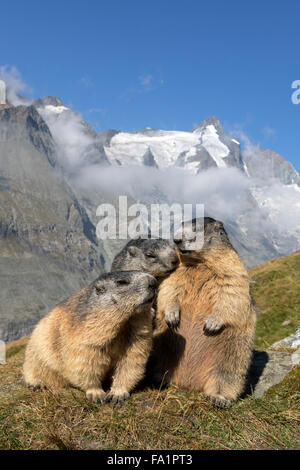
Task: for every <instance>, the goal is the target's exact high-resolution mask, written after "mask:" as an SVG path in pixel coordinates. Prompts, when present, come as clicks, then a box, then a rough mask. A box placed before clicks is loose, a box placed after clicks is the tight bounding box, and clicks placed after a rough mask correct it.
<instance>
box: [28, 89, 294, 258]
mask: <svg viewBox="0 0 300 470" xmlns="http://www.w3.org/2000/svg"><path fill="white" fill-rule="evenodd" d="M34 105H35V106H36V108H37V110H38V111H39V113H40V114H41V115H42V117H43V118H44V119H45V121H46V123H47V125H48V126H49V128H50V131H51V133H52V135H53V137H54V140H55V141H56V142H57V144H58V148H59V149H60V152H61V153H62V157H63V158H61V160H60V161H61V163H62V164H63V165H65V166H66V169H67V171H69V170H70V168H71V171H72V172H74V171H76V172H77V176H78V178H79V179H80V175H81V171H82V169H83V168H84V167H85V165H87V164H88V165H92V167H93V168H94V167H95V168H96V166H97V165H98V166H99V165H100V166H101V165H104V164H105V165H106V166H108V165H109V166H111V167H112V168H113V167H121V168H126V167H133V166H137V167H152V168H155V169H161V170H165V169H168V168H177V169H178V170H180V169H183V170H187V171H188V173H190V174H192V175H195V176H197V175H201V174H205V171H206V170H226V169H230V168H231V169H232V168H235V169H238V170H239V172H240V174H241V175H242V177H243V178H246V179H249V188H248V190H246V203H245V202H244V206H243V212H242V214H238V215H237V216H236V219H234V218H232V215H231V216H230V217H227V218H226V214H225V215H224V216H223V213H222V214H221V215H219V214H218V216H219V217H224V220H225V221H226V222H227V223H228V224H229V225H230V224H233V225H231V227H232V229H233V231H234V232H235V238H236V239H237V240H238V243H239V244H240V246H239V249H240V251H243V250H244V251H245V254H244V259H245V260H246V263H247V265H253V264H256V263H258V262H260V261H264V260H265V259H268V258H270V257H274V256H281V255H285V254H288V253H290V252H292V251H294V250H296V249H299V248H300V211H299V204H300V192H299V188H300V176H299V174H298V173H297V171H296V170H295V169H294V168H293V166H292V165H291V164H290V163H288V162H287V161H286V160H284V158H283V157H281V156H280V155H278V154H276V153H275V152H272V151H271V150H267V149H261V148H259V147H254V146H252V147H251V146H248V147H246V148H245V149H244V150H242V149H241V145H240V142H239V141H238V140H237V139H235V138H232V137H231V136H229V135H228V134H227V133H226V132H225V131H224V129H223V127H222V125H221V123H220V121H219V119H218V118H217V117H216V116H211V117H209V118H207V119H205V120H204V121H202V122H200V123H199V124H198V125H197V126H195V127H194V128H193V129H192V130H191V131H168V130H161V129H152V128H149V127H148V128H146V129H142V130H139V131H136V132H125V131H120V130H108V131H105V132H101V133H98V134H97V133H96V132H95V131H94V130H93V129H92V128H91V126H89V125H88V124H87V123H85V122H84V121H82V119H81V118H80V116H79V115H78V114H77V113H75V112H74V111H72V110H70V109H69V108H67V107H66V106H65V105H64V104H63V103H62V102H61V100H60V99H59V98H52V97H46V98H44V99H43V100H37V101H36V102H35V103H34ZM74 169H75V170H74ZM214 174H215V173H214ZM224 178H225V173H224ZM164 196H165V197H166V200H168V201H169V202H172V201H170V198H168V195H167V194H165V195H163V194H162V195H161V196H160V197H164ZM136 197H137V199H139V200H140V201H141V197H140V195H136ZM201 197H204V200H203V201H201V202H204V203H205V204H207V205H208V207H209V210H210V212H214V207H213V206H212V204H210V205H209V203H208V202H207V201H206V200H205V194H204V196H203V192H202V193H201ZM222 197H223V196H222ZM224 197H225V196H224ZM238 197H239V195H238V194H237V198H238ZM243 197H244V198H245V194H244V195H243ZM91 199H93V197H92V196H91V197H90V200H91ZM142 199H143V198H142ZM84 200H86V196H85V198H84ZM145 200H146V199H145V198H144V201H145ZM147 202H149V197H148V196H147ZM199 202H200V201H199ZM224 202H225V203H226V201H224ZM228 204H230V203H228ZM95 208H96V203H95V204H93V203H92V204H91V205H90V211H91V212H92V211H94V210H95ZM216 214H217V212H216ZM211 215H212V216H214V214H211ZM91 217H93V216H92V214H91ZM258 226H260V230H259V229H258ZM237 230H238V232H237ZM254 246H255V249H254V248H253V247H254ZM247 250H248V251H249V253H250V254H249V253H248V255H247ZM251 250H252V252H251ZM253 250H254V251H253Z"/></svg>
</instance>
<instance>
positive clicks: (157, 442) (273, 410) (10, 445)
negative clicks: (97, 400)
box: [0, 252, 300, 450]
mask: <svg viewBox="0 0 300 470" xmlns="http://www.w3.org/2000/svg"><path fill="white" fill-rule="evenodd" d="M250 274H251V277H252V278H253V279H254V281H255V284H254V286H253V294H254V297H255V300H256V302H257V304H258V306H259V307H260V310H261V315H260V318H259V322H258V328H257V345H258V346H259V347H260V348H263V349H264V348H265V347H267V346H269V345H270V344H272V343H273V342H274V341H277V340H279V339H281V338H283V337H285V336H287V335H288V334H290V333H291V332H293V331H294V329H295V328H296V327H297V326H298V325H299V312H300V290H299V285H300V253H299V252H298V253H295V254H294V255H292V256H290V257H287V258H281V259H278V260H272V261H269V262H267V263H265V264H264V265H262V266H259V267H257V268H254V269H252V270H251V272H250ZM286 320H290V323H289V325H287V326H282V322H283V321H286ZM27 340H28V338H22V339H21V340H19V341H14V342H12V343H10V344H9V345H8V350H7V364H5V365H0V448H1V449H153V450H154V449H174V450H178V449H295V448H299V442H300V427H299V424H300V416H299V410H300V406H299V404H300V367H299V366H298V367H297V368H294V369H293V370H292V371H291V372H290V374H289V375H288V376H287V377H286V378H285V380H284V381H283V382H281V383H280V384H278V385H276V386H275V387H273V388H272V389H270V390H269V392H268V393H267V395H266V396H265V397H263V398H254V397H253V396H250V397H247V398H245V399H243V400H240V401H238V402H237V403H236V404H234V405H233V406H232V408H230V409H229V410H218V409H215V408H213V406H212V405H211V404H210V403H208V402H207V401H206V400H205V399H204V397H203V396H202V395H201V394H198V393H193V392H186V391H184V390H179V389H176V388H175V387H171V388H169V389H166V390H162V391H159V390H150V389H147V390H143V391H139V392H136V393H134V394H133V395H132V397H131V399H130V400H129V401H128V402H127V403H125V404H124V405H123V406H115V407H114V406H112V405H111V404H106V405H102V406H101V405H95V404H92V403H89V402H88V401H87V400H86V398H85V395H84V393H82V392H80V391H78V390H73V389H69V390H63V391H62V392H60V393H57V394H53V393H51V392H50V391H42V392H32V391H30V390H28V389H27V388H26V387H25V386H24V384H23V380H22V373H21V368H22V362H23V356H24V349H25V345H26V342H27Z"/></svg>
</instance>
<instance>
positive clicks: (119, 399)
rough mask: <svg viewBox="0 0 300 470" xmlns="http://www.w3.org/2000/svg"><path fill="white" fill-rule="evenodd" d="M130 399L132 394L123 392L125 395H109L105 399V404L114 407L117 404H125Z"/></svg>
mask: <svg viewBox="0 0 300 470" xmlns="http://www.w3.org/2000/svg"><path fill="white" fill-rule="evenodd" d="M129 397H130V393H128V392H123V393H118V394H114V393H108V394H107V395H106V397H105V402H106V403H108V402H111V403H112V404H113V405H115V404H117V403H123V402H124V401H125V400H128V398H129Z"/></svg>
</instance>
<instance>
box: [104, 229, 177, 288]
mask: <svg viewBox="0 0 300 470" xmlns="http://www.w3.org/2000/svg"><path fill="white" fill-rule="evenodd" d="M178 262H179V259H178V255H177V252H176V250H175V249H174V248H172V247H171V245H170V243H169V241H168V240H164V239H162V238H135V239H132V240H130V241H129V242H128V243H127V244H126V245H125V246H124V248H123V249H122V250H121V251H120V253H118V254H117V255H116V256H115V258H114V260H113V262H112V265H111V271H112V272H113V271H120V270H121V271H127V270H130V271H131V270H137V271H144V272H146V273H149V274H152V276H154V277H155V278H156V279H157V280H160V279H162V278H164V277H166V276H168V275H169V274H170V273H171V272H172V271H174V270H175V268H176V267H177V265H178Z"/></svg>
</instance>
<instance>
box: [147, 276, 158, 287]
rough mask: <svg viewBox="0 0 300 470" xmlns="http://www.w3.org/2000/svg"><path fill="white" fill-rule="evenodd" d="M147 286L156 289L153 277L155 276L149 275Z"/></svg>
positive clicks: (155, 281)
mask: <svg viewBox="0 0 300 470" xmlns="http://www.w3.org/2000/svg"><path fill="white" fill-rule="evenodd" d="M148 286H149V287H153V289H156V287H157V280H156V279H155V277H153V276H149V279H148Z"/></svg>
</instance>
